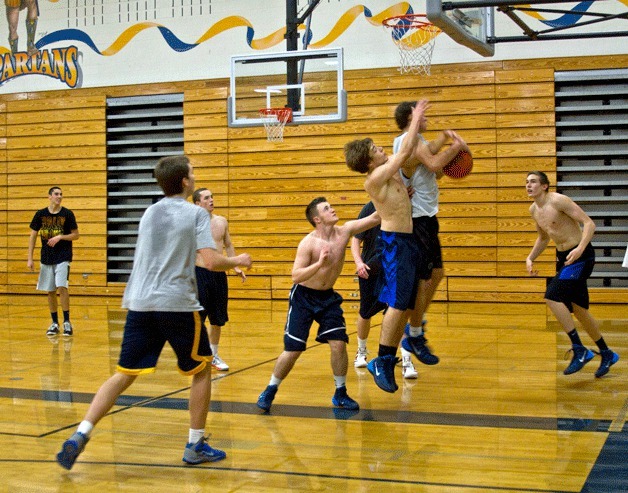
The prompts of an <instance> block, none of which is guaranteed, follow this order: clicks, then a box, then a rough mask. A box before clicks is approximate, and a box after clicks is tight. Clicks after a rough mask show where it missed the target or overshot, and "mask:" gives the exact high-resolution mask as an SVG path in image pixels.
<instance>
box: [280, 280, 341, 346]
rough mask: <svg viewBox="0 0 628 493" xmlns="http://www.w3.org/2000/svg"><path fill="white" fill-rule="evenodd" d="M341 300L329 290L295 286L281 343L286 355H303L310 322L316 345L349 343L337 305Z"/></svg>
mask: <svg viewBox="0 0 628 493" xmlns="http://www.w3.org/2000/svg"><path fill="white" fill-rule="evenodd" d="M341 303H342V296H340V295H339V294H338V293H336V291H334V290H333V289H327V290H325V291H319V290H318V289H311V288H306V287H305V286H301V285H300V284H295V285H294V286H293V287H292V290H291V291H290V305H289V307H288V320H287V321H286V328H285V331H284V337H283V343H284V349H285V350H286V351H305V347H306V346H305V344H306V342H307V339H308V337H309V335H310V328H311V327H312V322H314V321H316V322H317V323H318V333H317V335H316V341H317V342H327V341H344V342H349V337H348V336H347V326H346V324H345V318H344V316H343V313H342V308H340V305H341Z"/></svg>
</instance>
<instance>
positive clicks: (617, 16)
mask: <svg viewBox="0 0 628 493" xmlns="http://www.w3.org/2000/svg"><path fill="white" fill-rule="evenodd" d="M621 2H622V3H624V4H625V0H621ZM426 8H427V18H428V19H429V20H430V22H432V23H434V24H435V25H436V26H438V27H439V28H440V29H441V30H442V31H443V32H445V33H447V34H448V35H449V36H450V37H451V38H452V39H454V40H455V41H457V42H458V43H460V44H462V45H464V46H467V47H469V48H471V49H472V50H475V51H476V52H477V53H479V54H480V55H483V56H493V54H494V46H495V44H497V43H514V42H527V41H558V40H573V39H589V38H614V37H628V30H627V29H626V20H628V11H627V10H626V8H625V6H622V5H621V4H620V3H618V2H600V1H597V2H596V1H586V2H580V3H577V4H575V5H574V2H566V1H564V0H528V1H527V2H525V3H519V2H518V1H517V0H451V1H443V0H426ZM593 9H595V10H593ZM497 14H503V15H500V19H504V20H507V21H508V22H502V21H501V20H500V22H499V28H500V29H499V31H500V32H499V34H498V33H496V31H495V15H497Z"/></svg>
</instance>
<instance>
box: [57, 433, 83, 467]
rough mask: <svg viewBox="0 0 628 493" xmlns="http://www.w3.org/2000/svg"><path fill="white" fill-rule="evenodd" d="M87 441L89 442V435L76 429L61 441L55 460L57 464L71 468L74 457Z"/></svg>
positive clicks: (74, 460)
mask: <svg viewBox="0 0 628 493" xmlns="http://www.w3.org/2000/svg"><path fill="white" fill-rule="evenodd" d="M87 442H89V437H87V436H86V435H83V434H82V433H79V432H78V431H77V432H76V433H74V435H72V436H71V437H70V438H68V439H67V440H66V441H65V442H63V446H62V447H61V452H59V453H58V454H57V462H58V463H59V465H60V466H61V467H64V468H66V469H72V466H73V465H74V462H76V458H77V457H78V456H79V454H80V453H81V452H82V451H83V449H84V448H85V444H87Z"/></svg>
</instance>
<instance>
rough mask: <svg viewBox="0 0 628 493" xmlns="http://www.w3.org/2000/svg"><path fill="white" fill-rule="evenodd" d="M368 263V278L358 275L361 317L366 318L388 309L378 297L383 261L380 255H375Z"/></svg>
mask: <svg viewBox="0 0 628 493" xmlns="http://www.w3.org/2000/svg"><path fill="white" fill-rule="evenodd" d="M367 265H368V266H369V267H370V270H369V271H368V273H369V277H368V279H363V278H361V277H358V284H359V285H360V317H362V318H363V319H365V320H368V319H369V318H371V317H374V316H375V315H377V314H378V313H379V312H381V311H383V310H385V309H386V304H385V303H382V302H381V301H379V299H378V298H379V293H380V291H381V290H382V276H381V274H382V263H381V262H380V260H379V257H375V258H373V259H371V261H370V262H368V264H367Z"/></svg>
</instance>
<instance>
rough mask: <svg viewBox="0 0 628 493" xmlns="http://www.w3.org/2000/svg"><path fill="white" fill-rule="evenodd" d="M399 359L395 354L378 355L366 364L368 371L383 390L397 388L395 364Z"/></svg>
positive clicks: (394, 390)
mask: <svg viewBox="0 0 628 493" xmlns="http://www.w3.org/2000/svg"><path fill="white" fill-rule="evenodd" d="M397 361H399V358H397V357H396V356H393V355H390V354H387V355H386V356H378V357H377V358H373V359H372V360H371V361H369V364H368V365H367V366H366V368H367V369H368V371H369V373H370V374H371V375H373V379H374V380H375V383H376V384H377V386H378V387H379V388H380V389H382V390H383V391H385V392H390V393H391V394H392V393H393V392H396V391H397V389H398V388H399V387H398V385H397V382H395V365H396V364H397Z"/></svg>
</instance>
